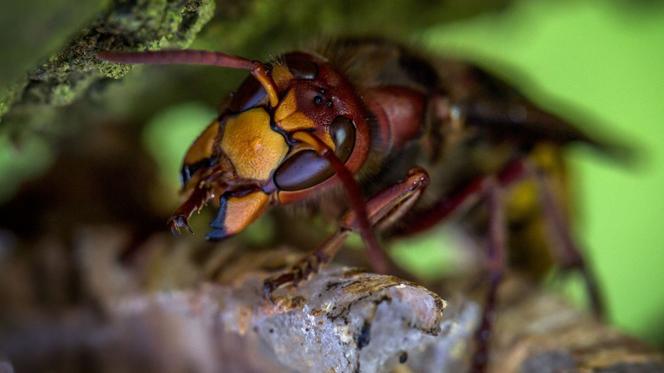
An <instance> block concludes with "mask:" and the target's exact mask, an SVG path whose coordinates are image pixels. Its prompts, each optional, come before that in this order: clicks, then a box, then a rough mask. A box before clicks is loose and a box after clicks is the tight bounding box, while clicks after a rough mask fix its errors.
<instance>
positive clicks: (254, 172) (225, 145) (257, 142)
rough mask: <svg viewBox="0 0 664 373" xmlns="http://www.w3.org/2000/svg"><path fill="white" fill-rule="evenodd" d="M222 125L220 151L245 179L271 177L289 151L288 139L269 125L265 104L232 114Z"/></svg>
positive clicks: (263, 179)
mask: <svg viewBox="0 0 664 373" xmlns="http://www.w3.org/2000/svg"><path fill="white" fill-rule="evenodd" d="M223 128H224V130H223V131H224V133H223V137H222V139H221V150H222V151H223V152H224V154H226V156H227V157H228V158H229V160H230V161H231V163H232V164H233V166H234V167H235V171H236V173H237V175H238V176H239V177H241V178H243V179H254V180H260V181H265V180H267V179H269V177H270V175H271V174H272V172H273V171H274V170H275V169H276V168H277V166H279V164H280V163H281V162H282V161H283V159H284V157H285V156H286V153H287V152H288V144H286V139H284V137H283V136H282V135H281V134H279V133H277V132H275V131H274V130H273V129H272V128H271V127H270V115H269V114H268V112H267V111H266V110H265V109H264V108H262V107H256V108H254V109H251V110H248V111H245V112H243V113H241V114H238V115H236V116H231V117H229V118H228V119H227V120H226V122H225V123H224V124H223Z"/></svg>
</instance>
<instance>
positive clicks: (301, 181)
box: [274, 116, 355, 191]
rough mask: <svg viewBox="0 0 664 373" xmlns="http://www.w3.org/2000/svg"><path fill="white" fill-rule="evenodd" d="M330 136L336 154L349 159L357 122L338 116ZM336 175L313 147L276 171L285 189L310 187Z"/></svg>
mask: <svg viewBox="0 0 664 373" xmlns="http://www.w3.org/2000/svg"><path fill="white" fill-rule="evenodd" d="M330 135H331V136H332V141H334V145H335V154H336V156H337V157H338V158H339V159H340V160H341V161H342V162H345V161H346V160H347V159H348V157H350V155H351V153H352V152H353V147H354V146H355V125H354V124H353V121H352V120H350V119H348V118H346V117H342V116H338V117H336V118H335V119H334V121H332V124H330ZM332 175H334V169H332V166H331V165H330V163H329V162H328V161H327V160H326V159H325V158H321V157H320V156H319V155H318V153H316V152H315V151H313V150H303V151H300V152H298V153H295V154H294V155H293V156H291V157H290V158H288V159H287V160H286V161H284V163H282V164H281V166H279V168H278V169H277V171H276V172H275V173H274V183H275V184H276V185H277V187H278V188H279V189H281V190H284V191H294V190H302V189H306V188H310V187H312V186H314V185H316V184H320V183H322V182H323V181H325V180H327V179H328V178H330V177H331V176H332Z"/></svg>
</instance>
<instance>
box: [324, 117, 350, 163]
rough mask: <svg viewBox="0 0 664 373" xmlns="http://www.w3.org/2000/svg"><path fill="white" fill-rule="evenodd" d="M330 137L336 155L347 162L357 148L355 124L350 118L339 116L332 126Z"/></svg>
mask: <svg viewBox="0 0 664 373" xmlns="http://www.w3.org/2000/svg"><path fill="white" fill-rule="evenodd" d="M330 135H331V136H332V141H334V145H335V147H336V149H335V151H334V153H335V154H336V155H337V157H338V158H339V159H340V160H342V161H344V162H345V161H346V160H347V159H348V157H350V154H351V153H352V152H353V148H354V147H355V124H354V123H353V121H352V120H350V119H349V118H346V117H343V116H338V117H336V118H334V121H332V124H330Z"/></svg>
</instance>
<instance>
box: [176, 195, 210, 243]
mask: <svg viewBox="0 0 664 373" xmlns="http://www.w3.org/2000/svg"><path fill="white" fill-rule="evenodd" d="M210 198H211V193H210V189H209V188H206V187H202V186H200V185H197V186H195V187H194V188H193V190H192V191H191V193H190V194H189V197H187V199H186V200H185V201H184V202H183V203H182V204H181V205H180V206H179V207H178V208H177V209H176V210H175V212H174V213H173V215H171V217H170V219H168V226H169V227H170V228H171V232H173V234H179V233H180V229H182V228H185V229H186V230H188V231H189V233H192V230H191V227H190V226H189V218H190V217H191V215H192V214H193V213H194V212H196V211H200V209H201V208H203V207H204V206H205V205H206V204H207V203H208V201H209V200H210Z"/></svg>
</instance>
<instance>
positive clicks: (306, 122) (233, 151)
mask: <svg viewBox="0 0 664 373" xmlns="http://www.w3.org/2000/svg"><path fill="white" fill-rule="evenodd" d="M100 57H101V58H103V59H106V60H109V61H114V62H122V63H152V64H169V63H193V64H208V65H216V66H222V67H230V68H239V69H245V70H249V71H250V72H251V75H252V76H250V77H249V78H247V79H246V80H245V81H244V82H243V84H242V85H241V86H240V88H239V89H238V90H237V92H236V93H235V94H234V95H233V97H232V99H231V101H230V103H229V105H228V107H227V108H226V109H225V111H224V112H223V113H222V114H221V115H220V116H219V118H218V119H217V120H216V121H214V122H213V123H212V124H211V125H210V126H209V127H208V128H207V129H206V130H205V131H204V132H203V133H202V134H201V135H200V136H199V138H198V139H197V140H196V141H195V142H194V143H193V144H192V146H191V147H190V149H189V151H188V152H187V154H186V156H185V159H184V162H183V168H182V171H183V172H182V176H183V182H184V183H185V185H184V192H185V193H186V194H187V195H188V196H189V199H188V200H187V201H186V202H185V203H184V204H183V205H182V206H181V208H180V209H179V210H178V211H177V212H176V214H175V216H174V225H175V226H176V228H177V227H179V226H182V225H186V220H187V219H188V218H189V216H190V215H191V213H192V212H193V211H195V210H197V209H199V208H201V207H202V206H203V205H204V204H205V203H206V202H207V201H208V200H210V199H214V200H217V199H218V200H219V202H220V212H219V215H218V216H217V219H215V221H214V222H213V224H212V226H213V228H215V231H214V232H213V233H212V234H211V238H223V237H226V236H229V235H232V234H235V233H237V232H239V231H241V230H242V229H244V228H245V227H246V226H247V225H248V224H250V223H251V222H253V221H254V220H255V219H256V218H257V217H258V216H260V215H261V214H262V212H263V211H264V209H265V208H266V207H267V205H268V203H269V202H270V201H272V202H273V203H289V202H294V201H297V200H302V199H305V198H307V197H309V196H312V195H313V193H318V192H320V191H322V190H323V189H326V188H327V187H329V186H332V185H334V184H335V183H338V182H339V178H338V173H339V165H343V166H345V167H344V168H345V169H346V170H347V171H348V173H349V174H353V173H355V172H357V171H358V170H359V169H360V168H361V166H362V165H363V163H364V162H365V161H366V159H367V155H368V152H369V146H370V129H369V125H368V123H367V121H366V117H367V114H366V112H365V108H364V105H363V103H362V101H361V99H360V98H359V96H358V95H357V93H356V91H355V89H354V87H353V86H352V85H351V84H350V83H349V82H348V81H347V79H346V78H345V77H344V76H343V75H342V74H341V73H340V72H339V71H337V70H336V69H335V68H334V67H333V66H332V65H330V64H329V63H328V62H327V61H325V60H324V59H323V58H321V57H319V56H317V55H313V54H308V53H302V52H293V53H288V54H285V55H283V56H282V57H281V58H278V59H277V60H276V61H275V62H273V63H272V64H270V65H266V64H263V63H260V62H256V61H250V60H247V59H244V58H241V57H235V56H230V55H226V54H223V53H217V52H205V51H162V52H146V53H102V54H100ZM332 158H334V162H333V163H334V165H333V164H332V163H330V162H331V159H332ZM335 165H336V167H334V166H335ZM348 179H349V178H348V177H345V178H342V181H343V183H344V184H347V183H348V182H349V181H348ZM350 179H351V181H350V182H352V178H350ZM192 199H193V200H192Z"/></svg>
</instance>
